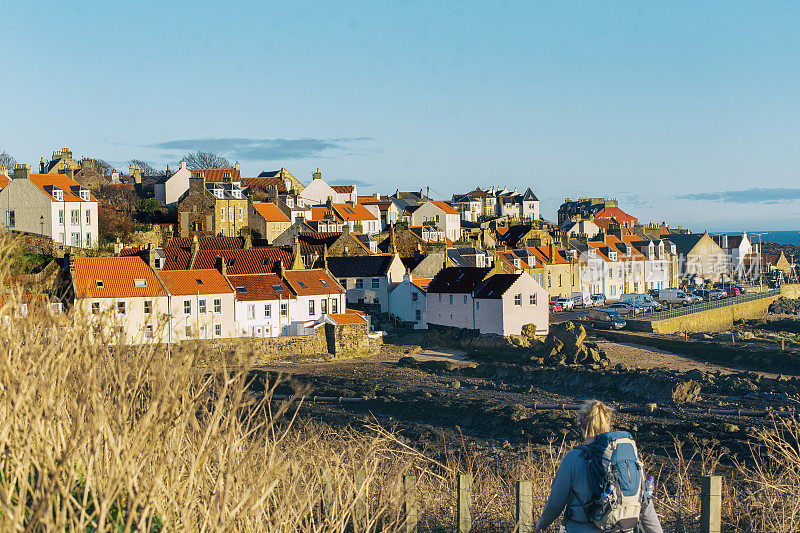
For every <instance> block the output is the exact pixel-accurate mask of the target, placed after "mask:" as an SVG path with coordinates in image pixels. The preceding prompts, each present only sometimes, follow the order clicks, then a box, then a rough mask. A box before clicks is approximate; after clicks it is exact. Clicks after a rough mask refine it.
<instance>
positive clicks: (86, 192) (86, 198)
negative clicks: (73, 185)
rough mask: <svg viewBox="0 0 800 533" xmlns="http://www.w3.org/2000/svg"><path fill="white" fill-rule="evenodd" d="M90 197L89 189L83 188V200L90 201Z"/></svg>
mask: <svg viewBox="0 0 800 533" xmlns="http://www.w3.org/2000/svg"><path fill="white" fill-rule="evenodd" d="M89 199H90V197H89V191H88V190H87V189H81V200H83V201H84V202H88V201H89Z"/></svg>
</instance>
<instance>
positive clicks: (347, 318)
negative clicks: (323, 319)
mask: <svg viewBox="0 0 800 533" xmlns="http://www.w3.org/2000/svg"><path fill="white" fill-rule="evenodd" d="M328 318H330V319H331V320H332V321H333V323H334V324H336V325H338V326H345V325H350V324H366V323H367V319H365V318H364V317H362V316H361V315H357V314H355V313H345V314H341V313H337V314H333V315H328Z"/></svg>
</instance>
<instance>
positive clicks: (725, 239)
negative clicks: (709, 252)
mask: <svg viewBox="0 0 800 533" xmlns="http://www.w3.org/2000/svg"><path fill="white" fill-rule="evenodd" d="M720 240H721V241H722V248H727V247H728V234H727V233H723V234H722V238H721V239H720Z"/></svg>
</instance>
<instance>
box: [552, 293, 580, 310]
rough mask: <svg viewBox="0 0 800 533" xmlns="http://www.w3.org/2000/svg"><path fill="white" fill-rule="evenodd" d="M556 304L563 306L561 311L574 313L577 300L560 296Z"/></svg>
mask: <svg viewBox="0 0 800 533" xmlns="http://www.w3.org/2000/svg"><path fill="white" fill-rule="evenodd" d="M556 303H558V304H559V305H561V309H563V310H564V311H572V310H573V309H575V300H573V299H572V298H570V297H569V296H559V297H558V299H557V300H556Z"/></svg>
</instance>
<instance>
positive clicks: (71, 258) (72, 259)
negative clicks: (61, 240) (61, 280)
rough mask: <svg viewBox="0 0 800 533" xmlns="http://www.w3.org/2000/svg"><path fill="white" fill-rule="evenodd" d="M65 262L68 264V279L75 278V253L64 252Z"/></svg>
mask: <svg viewBox="0 0 800 533" xmlns="http://www.w3.org/2000/svg"><path fill="white" fill-rule="evenodd" d="M66 258H67V264H68V265H69V279H71V280H73V281H74V280H75V254H73V253H68V254H66Z"/></svg>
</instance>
